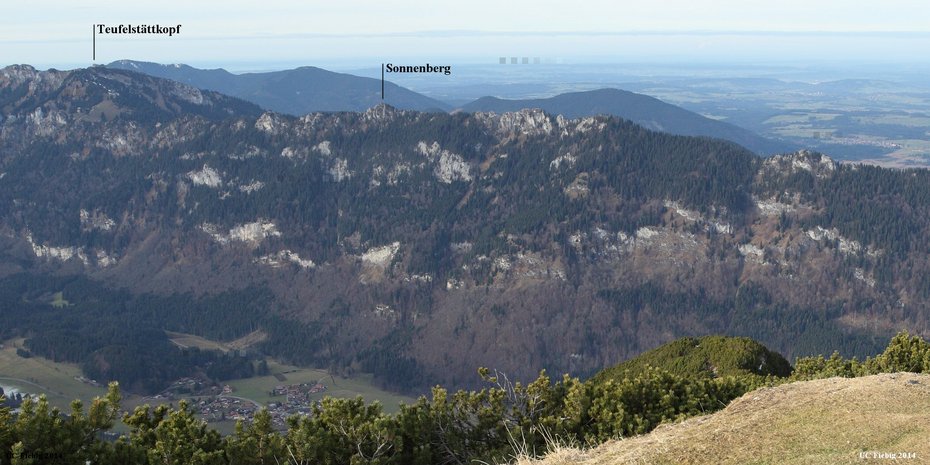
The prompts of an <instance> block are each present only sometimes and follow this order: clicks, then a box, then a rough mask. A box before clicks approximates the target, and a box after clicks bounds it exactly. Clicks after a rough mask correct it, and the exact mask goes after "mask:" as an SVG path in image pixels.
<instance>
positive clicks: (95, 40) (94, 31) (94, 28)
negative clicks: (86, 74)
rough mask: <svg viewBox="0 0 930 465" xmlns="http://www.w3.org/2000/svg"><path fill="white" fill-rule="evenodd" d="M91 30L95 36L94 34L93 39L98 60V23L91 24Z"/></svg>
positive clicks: (95, 55) (95, 56)
mask: <svg viewBox="0 0 930 465" xmlns="http://www.w3.org/2000/svg"><path fill="white" fill-rule="evenodd" d="M91 32H93V36H94V39H93V41H94V61H97V25H96V24H93V25H91Z"/></svg>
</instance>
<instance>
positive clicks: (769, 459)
mask: <svg viewBox="0 0 930 465" xmlns="http://www.w3.org/2000/svg"><path fill="white" fill-rule="evenodd" d="M864 451H877V452H889V453H898V452H906V453H914V454H916V458H912V459H898V460H887V459H874V458H873V459H869V458H860V452H864ZM889 462H893V463H914V464H917V463H930V375H918V374H913V373H897V374H884V375H875V376H867V377H863V378H855V379H844V378H830V379H824V380H817V381H807V382H799V383H792V384H785V385H782V386H778V387H775V388H764V389H760V390H757V391H753V392H750V393H748V394H746V395H745V396H743V397H741V398H739V399H736V400H735V401H733V402H732V403H731V404H730V405H729V406H728V407H727V408H725V409H723V410H721V411H720V412H717V413H715V414H712V415H707V416H703V417H697V418H692V419H689V420H686V421H684V422H681V423H678V424H673V425H666V426H662V427H659V428H657V429H656V430H655V431H653V432H652V433H650V434H647V435H643V436H638V437H635V438H630V439H624V440H620V441H611V442H608V443H606V444H603V445H601V446H598V447H596V448H593V449H590V450H586V451H581V450H578V449H568V448H556V450H554V451H553V452H552V453H550V454H549V455H548V456H546V457H545V458H544V459H542V460H531V459H520V460H518V461H517V463H518V465H563V464H586V465H608V464H609V465H619V464H624V465H625V464H847V463H856V464H863V463H889Z"/></svg>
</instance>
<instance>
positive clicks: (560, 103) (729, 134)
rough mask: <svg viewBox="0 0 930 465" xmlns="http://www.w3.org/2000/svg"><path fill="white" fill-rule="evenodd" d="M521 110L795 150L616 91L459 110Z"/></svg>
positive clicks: (765, 150)
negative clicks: (604, 117)
mask: <svg viewBox="0 0 930 465" xmlns="http://www.w3.org/2000/svg"><path fill="white" fill-rule="evenodd" d="M524 108H539V109H542V110H543V111H545V112H547V113H551V114H559V115H562V116H565V117H566V118H578V117H582V116H595V115H613V116H619V117H621V118H625V119H628V120H630V121H633V122H634V123H636V124H639V125H641V126H645V127H647V128H649V129H653V130H656V131H662V132H668V133H672V134H678V135H683V136H704V137H715V138H718V139H726V140H729V141H732V142H736V143H737V144H740V145H742V146H743V147H746V148H748V149H750V150H752V151H753V152H756V153H758V154H767V155H771V154H775V153H785V152H789V151H792V150H795V149H797V147H792V146H791V145H789V144H785V143H782V142H778V141H773V140H771V139H767V138H765V137H762V136H760V135H758V134H756V133H754V132H752V131H750V130H748V129H743V128H741V127H738V126H734V125H732V124H729V123H725V122H723V121H717V120H714V119H711V118H707V117H705V116H701V115H699V114H697V113H694V112H691V111H688V110H685V109H684V108H681V107H678V106H675V105H672V104H669V103H665V102H663V101H661V100H659V99H657V98H653V97H650V96H648V95H643V94H637V93H633V92H627V91H625V90H619V89H600V90H592V91H586V92H570V93H566V94H561V95H557V96H555V97H550V98H543V99H526V100H505V99H500V98H496V97H482V98H480V99H478V100H475V101H474V102H471V103H469V104H467V105H465V106H463V107H462V110H464V111H467V112H470V113H474V112H478V111H493V112H495V113H504V112H509V111H518V110H521V109H524Z"/></svg>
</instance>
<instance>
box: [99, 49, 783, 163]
mask: <svg viewBox="0 0 930 465" xmlns="http://www.w3.org/2000/svg"><path fill="white" fill-rule="evenodd" d="M107 67H109V68H113V69H122V70H129V71H135V72H140V73H143V74H147V75H150V76H155V77H161V78H165V79H171V80H173V81H178V82H181V83H184V84H188V85H191V86H193V87H196V88H199V89H206V90H212V91H216V92H220V93H223V94H226V95H229V96H233V97H238V98H241V99H243V100H247V101H249V102H252V103H255V104H256V105H258V106H260V107H262V108H264V109H266V110H271V111H275V112H278V113H287V114H291V115H298V116H299V115H304V114H307V113H314V112H335V111H355V112H361V111H365V110H367V109H369V108H371V107H373V106H375V105H378V104H380V103H382V101H381V81H380V80H379V79H372V78H366V77H360V76H354V75H351V74H345V73H336V72H332V71H327V70H325V69H321V68H315V67H312V66H305V67H301V68H297V69H291V70H285V71H273V72H267V73H245V74H233V73H230V72H228V71H226V70H224V69H198V68H194V67H191V66H188V65H182V64H173V65H163V64H158V63H148V62H142V61H132V60H120V61H115V62H113V63H110V64H109V65H107ZM384 103H387V104H388V105H391V106H393V107H395V108H399V109H402V110H416V111H428V112H436V111H450V110H452V106H450V105H448V104H446V103H444V102H441V101H439V100H435V99H432V98H430V97H427V96H425V95H421V94H418V93H416V92H414V91H412V90H409V89H406V88H404V87H401V86H398V85H396V84H393V83H390V82H387V83H385V100H384ZM532 108H539V109H541V110H543V111H546V112H547V113H551V114H553V115H556V114H560V115H563V116H565V117H566V118H578V117H582V116H596V115H613V116H619V117H621V118H625V119H628V120H631V121H633V122H634V123H637V124H639V125H642V126H644V127H646V128H649V129H653V130H656V131H662V132H668V133H672V134H678V135H684V136H703V137H714V138H717V139H725V140H729V141H732V142H736V143H737V144H740V145H742V146H744V147H746V148H748V149H750V150H752V151H753V152H755V153H757V154H763V155H769V154H774V153H786V152H790V151H793V150H796V149H797V147H793V146H791V145H789V144H786V143H782V142H778V141H773V140H771V139H767V138H765V137H762V136H760V135H758V134H756V133H754V132H752V131H750V130H748V129H743V128H741V127H738V126H734V125H732V124H729V123H725V122H722V121H717V120H714V119H711V118H707V117H705V116H701V115H699V114H697V113H694V112H691V111H688V110H685V109H683V108H681V107H678V106H675V105H672V104H669V103H665V102H663V101H661V100H659V99H656V98H653V97H650V96H648V95H643V94H637V93H633V92H628V91H624V90H618V89H600V90H594V91H587V92H571V93H566V94H561V95H557V96H555V97H551V98H545V99H527V100H505V99H500V98H496V97H482V98H480V99H478V100H475V101H474V102H471V103H469V104H466V105H465V106H463V107H462V108H461V110H463V111H465V112H469V113H474V112H487V111H493V112H495V113H505V112H512V111H518V110H522V109H532Z"/></svg>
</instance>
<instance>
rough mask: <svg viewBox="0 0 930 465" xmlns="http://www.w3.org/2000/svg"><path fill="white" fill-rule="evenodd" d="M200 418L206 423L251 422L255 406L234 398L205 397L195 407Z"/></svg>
mask: <svg viewBox="0 0 930 465" xmlns="http://www.w3.org/2000/svg"><path fill="white" fill-rule="evenodd" d="M195 408H196V409H197V410H198V412H199V413H200V416H201V417H203V419H205V420H207V421H224V420H232V421H236V420H242V421H245V422H250V421H252V418H253V416H254V415H255V411H256V410H257V406H256V405H255V404H254V403H252V402H249V401H247V400H243V399H239V398H236V397H224V396H217V397H207V398H204V399H201V400H200V401H198V402H197V404H196V405H195Z"/></svg>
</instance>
